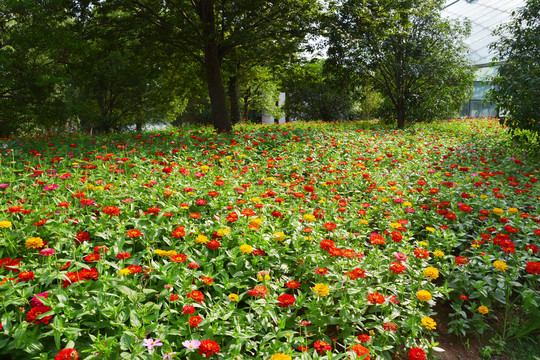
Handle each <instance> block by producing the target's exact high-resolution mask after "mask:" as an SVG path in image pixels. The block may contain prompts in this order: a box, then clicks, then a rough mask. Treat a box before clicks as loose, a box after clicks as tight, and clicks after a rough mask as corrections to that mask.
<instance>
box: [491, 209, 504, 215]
mask: <svg viewBox="0 0 540 360" xmlns="http://www.w3.org/2000/svg"><path fill="white" fill-rule="evenodd" d="M493 213H494V214H495V215H502V214H504V210H503V209H499V208H494V209H493Z"/></svg>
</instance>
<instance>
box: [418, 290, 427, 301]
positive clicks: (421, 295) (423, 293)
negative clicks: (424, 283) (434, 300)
mask: <svg viewBox="0 0 540 360" xmlns="http://www.w3.org/2000/svg"><path fill="white" fill-rule="evenodd" d="M416 298H417V299H418V300H420V301H429V300H431V293H430V292H429V291H427V290H420V291H418V292H417V293H416Z"/></svg>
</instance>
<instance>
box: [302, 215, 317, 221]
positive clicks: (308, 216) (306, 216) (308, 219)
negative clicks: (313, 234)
mask: <svg viewBox="0 0 540 360" xmlns="http://www.w3.org/2000/svg"><path fill="white" fill-rule="evenodd" d="M303 218H304V221H306V222H314V221H315V215H312V214H304V216H303Z"/></svg>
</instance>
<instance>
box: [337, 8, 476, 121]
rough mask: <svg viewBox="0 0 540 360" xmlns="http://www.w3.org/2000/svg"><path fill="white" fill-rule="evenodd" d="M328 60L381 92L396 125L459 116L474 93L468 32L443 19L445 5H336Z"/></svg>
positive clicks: (463, 27) (456, 24) (464, 28)
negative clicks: (441, 12) (466, 41)
mask: <svg viewBox="0 0 540 360" xmlns="http://www.w3.org/2000/svg"><path fill="white" fill-rule="evenodd" d="M333 5H334V7H333V8H332V15H330V16H329V19H328V21H329V23H330V24H331V27H330V30H329V33H328V37H329V42H330V49H329V60H330V61H331V62H333V63H336V64H341V65H343V66H344V67H346V68H349V69H350V71H351V73H355V74H357V75H358V76H359V77H360V78H361V79H362V80H363V82H364V83H367V84H370V85H371V86H373V87H374V88H375V89H376V90H378V91H380V93H381V94H383V95H384V96H385V97H386V98H387V99H388V101H387V102H386V104H387V105H388V109H389V110H390V111H389V113H390V115H391V117H392V118H397V121H398V127H399V128H403V127H404V125H405V122H415V121H430V120H433V119H435V118H438V117H442V116H449V115H453V114H455V113H457V112H458V111H459V110H460V108H461V106H462V103H463V101H464V100H466V99H467V98H468V96H469V95H470V92H471V89H472V76H473V71H472V68H471V64H469V63H468V62H467V61H466V60H465V46H464V44H463V41H462V40H463V37H464V35H465V34H466V33H467V28H466V27H465V26H461V25H459V24H458V23H452V22H450V21H449V20H444V19H442V18H441V17H440V15H439V13H438V12H439V10H440V9H441V1H427V2H426V1H404V2H398V3H394V2H391V1H385V0H372V1H368V2H366V1H357V0H346V1H336V2H334V4H333Z"/></svg>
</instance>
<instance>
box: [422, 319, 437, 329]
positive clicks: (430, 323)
mask: <svg viewBox="0 0 540 360" xmlns="http://www.w3.org/2000/svg"><path fill="white" fill-rule="evenodd" d="M420 325H422V326H423V327H425V328H426V329H428V330H435V329H436V328H437V323H436V322H435V320H433V319H432V318H430V317H423V318H422V323H421V324H420Z"/></svg>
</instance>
